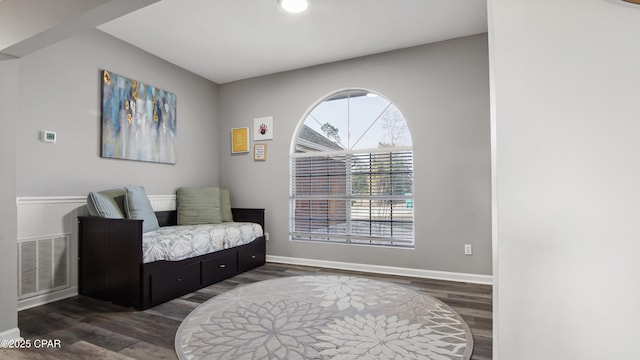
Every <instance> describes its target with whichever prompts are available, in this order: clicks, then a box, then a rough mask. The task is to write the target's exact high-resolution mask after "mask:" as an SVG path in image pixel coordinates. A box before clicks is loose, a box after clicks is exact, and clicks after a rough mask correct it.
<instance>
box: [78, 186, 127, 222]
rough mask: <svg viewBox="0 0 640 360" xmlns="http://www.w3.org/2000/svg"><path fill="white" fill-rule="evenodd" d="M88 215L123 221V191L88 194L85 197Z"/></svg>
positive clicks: (112, 190)
mask: <svg viewBox="0 0 640 360" xmlns="http://www.w3.org/2000/svg"><path fill="white" fill-rule="evenodd" d="M87 210H89V215H91V216H99V217H101V218H107V219H124V218H125V215H124V214H125V213H124V189H111V190H104V191H98V192H90V193H89V196H87Z"/></svg>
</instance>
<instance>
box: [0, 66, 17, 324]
mask: <svg viewBox="0 0 640 360" xmlns="http://www.w3.org/2000/svg"><path fill="white" fill-rule="evenodd" d="M17 87H18V61H17V60H5V61H0V124H2V131H1V132H0V168H2V176H1V177H0V179H2V180H1V181H0V219H2V221H0V247H1V248H2V251H1V252H0V285H1V286H2V289H3V291H0V333H2V332H4V331H7V330H11V329H14V328H17V327H18V316H17V313H16V308H17V294H16V291H15V289H16V287H17V281H18V280H17V276H16V269H17V265H16V258H17V246H16V236H17V235H16V222H17V219H16V216H17V215H16V147H15V128H16V124H17V123H18V121H19V117H18V116H17V110H18V108H17V106H16V104H17V93H16V88H17Z"/></svg>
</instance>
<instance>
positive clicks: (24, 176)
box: [16, 30, 220, 196]
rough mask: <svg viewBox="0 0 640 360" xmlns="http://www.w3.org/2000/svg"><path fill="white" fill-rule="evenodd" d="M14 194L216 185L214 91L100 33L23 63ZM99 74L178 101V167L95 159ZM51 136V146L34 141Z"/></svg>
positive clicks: (157, 190)
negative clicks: (119, 77) (50, 133)
mask: <svg viewBox="0 0 640 360" xmlns="http://www.w3.org/2000/svg"><path fill="white" fill-rule="evenodd" d="M19 61H20V66H19V107H20V108H19V121H18V122H17V132H16V142H17V170H16V171H17V180H18V185H17V195H18V196H66V195H85V194H87V193H88V192H89V191H92V190H100V189H104V188H110V187H116V186H122V185H126V184H140V185H143V186H145V188H146V190H147V193H149V194H163V195H164V194H172V193H174V192H175V189H176V188H178V187H180V186H187V185H215V184H217V183H218V165H219V164H218V163H219V154H218V152H219V149H220V146H219V144H218V138H219V134H218V133H219V130H218V124H217V121H216V111H217V108H216V99H217V85H216V84H214V83H212V82H210V81H208V80H206V79H203V78H201V77H198V76H196V75H194V74H192V73H190V72H188V71H186V70H184V69H182V68H179V67H176V66H174V65H172V64H170V63H168V62H166V61H164V60H161V59H158V58H156V57H154V56H151V55H150V54H148V53H146V52H144V51H142V50H140V49H138V48H135V47H133V46H131V45H128V44H126V43H124V42H122V41H120V40H117V39H115V38H113V37H111V36H109V35H107V34H104V33H102V32H100V31H98V30H93V31H90V32H87V33H83V34H81V35H77V36H75V37H72V38H70V39H67V40H65V41H62V42H60V43H57V44H55V45H52V46H49V47H47V48H44V49H42V50H39V51H36V52H34V53H32V54H30V55H27V56H25V57H22V58H20V60H19ZM100 69H107V70H110V71H112V72H115V73H118V74H120V75H124V76H128V77H131V78H134V79H137V80H140V81H143V82H146V83H148V84H151V85H154V86H157V87H160V88H163V89H165V90H168V91H171V92H173V93H175V94H176V95H177V99H178V144H177V151H178V160H177V164H176V165H167V164H158V163H147V162H138V161H126V160H115V159H103V158H101V157H100V73H99V70H100ZM43 129H44V130H50V131H55V132H56V133H57V136H58V141H57V143H56V144H49V143H43V142H41V141H40V140H39V132H40V130H43Z"/></svg>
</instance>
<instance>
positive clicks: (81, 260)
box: [78, 208, 266, 310]
mask: <svg viewBox="0 0 640 360" xmlns="http://www.w3.org/2000/svg"><path fill="white" fill-rule="evenodd" d="M232 212H233V219H234V221H236V222H253V223H258V224H260V225H261V226H262V228H263V229H264V209H239V208H234V209H232ZM156 217H157V218H158V223H159V224H160V226H172V225H176V224H177V212H176V211H175V210H173V211H157V212H156ZM78 222H79V235H78V243H79V249H78V272H79V281H78V282H79V284H78V287H79V289H78V291H79V293H80V294H82V295H87V296H91V297H94V298H97V299H102V300H106V301H111V302H113V303H116V304H120V305H124V306H128V307H133V308H135V309H138V310H144V309H148V308H150V307H152V306H155V305H158V304H160V303H163V302H165V301H168V300H171V299H174V298H176V297H178V296H182V295H185V294H188V293H190V292H193V291H195V290H198V289H200V288H202V287H205V286H208V285H211V284H214V283H216V282H219V281H222V280H224V279H227V278H229V277H232V276H234V275H237V274H239V273H242V272H245V271H247V270H250V269H253V268H255V267H257V266H260V265H263V264H264V263H265V252H266V249H265V238H264V236H261V237H258V238H256V239H255V240H254V241H252V242H250V243H248V244H245V245H241V246H238V247H234V248H229V249H225V250H221V251H216V252H213V253H209V254H205V255H201V256H197V257H193V258H189V259H185V260H180V261H155V262H151V263H147V264H144V263H143V261H142V259H143V254H142V220H132V219H105V218H100V217H93V216H82V217H79V218H78Z"/></svg>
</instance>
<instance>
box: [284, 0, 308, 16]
mask: <svg viewBox="0 0 640 360" xmlns="http://www.w3.org/2000/svg"><path fill="white" fill-rule="evenodd" d="M278 3H280V7H281V8H283V9H284V11H287V12H290V13H301V12H303V11H305V10H307V6H309V4H308V3H307V0H278Z"/></svg>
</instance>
